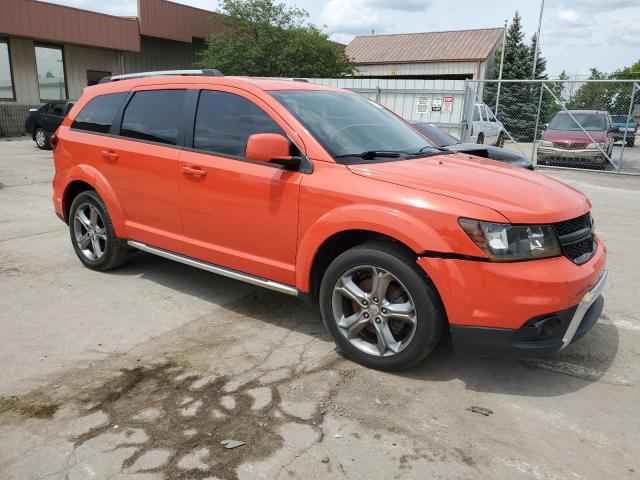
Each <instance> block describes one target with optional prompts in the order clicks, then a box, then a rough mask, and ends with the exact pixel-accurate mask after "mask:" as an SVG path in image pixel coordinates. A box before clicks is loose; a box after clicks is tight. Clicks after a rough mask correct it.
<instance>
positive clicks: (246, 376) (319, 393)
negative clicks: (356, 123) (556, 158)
mask: <svg viewBox="0 0 640 480" xmlns="http://www.w3.org/2000/svg"><path fill="white" fill-rule="evenodd" d="M52 171H53V168H52V160H51V154H50V153H49V152H44V153H43V152H39V151H37V150H35V149H34V147H33V143H32V142H31V141H28V140H24V139H21V140H14V141H0V182H2V185H1V187H2V188H0V339H1V342H2V343H1V345H2V348H0V479H2V480H9V479H19V480H27V479H28V480H35V479H45V478H47V479H70V480H73V479H83V480H84V479H126V480H148V479H156V478H158V479H159V478H168V479H204V478H210V479H213V478H218V479H236V478H238V479H276V478H283V479H285V478H304V479H316V478H320V479H324V478H350V479H370V478H384V479H391V478H404V479H422V478H460V479H475V478H492V479H511V478H532V479H562V478H566V479H603V478H615V479H636V478H640V474H639V473H638V472H639V471H640V414H639V413H638V412H639V410H638V408H639V406H640V362H639V360H640V314H639V313H638V312H639V311H640V296H639V295H638V285H639V284H640V256H639V255H638V252H637V250H638V245H639V243H638V236H639V235H640V228H639V227H638V220H639V219H640V178H638V177H622V176H620V177H619V176H614V175H603V174H592V173H585V172H567V171H552V170H548V169H547V170H545V171H544V173H545V174H546V175H550V176H553V177H555V178H559V179H562V180H564V181H565V182H567V183H569V184H571V185H573V186H575V187H577V188H579V189H580V190H582V191H583V192H585V193H586V194H587V195H589V197H590V198H591V201H592V202H593V213H594V216H595V218H596V225H597V229H598V231H599V232H600V234H601V236H602V238H603V239H604V241H605V243H606V244H607V246H608V249H609V253H610V257H609V262H608V265H609V269H610V273H611V275H610V282H609V284H608V285H607V288H606V291H605V296H606V306H605V314H604V315H603V316H602V318H601V320H600V321H599V322H598V324H596V326H595V327H594V329H593V330H592V331H591V332H590V333H589V334H588V335H587V336H586V337H585V338H584V339H582V340H581V341H580V342H578V343H577V344H575V345H571V346H570V347H568V348H567V349H566V350H564V351H563V352H562V353H560V354H557V355H555V356H552V357H547V358H542V359H519V360H498V359H488V358H487V359H482V358H458V357H456V356H454V355H453V354H452V352H451V349H450V347H449V346H448V345H446V344H443V345H441V346H440V347H439V348H438V349H437V350H436V351H435V352H434V353H433V354H432V355H431V356H430V357H429V358H428V359H427V361H426V362H425V363H423V364H422V365H420V366H418V367H416V368H414V369H413V370H411V371H408V372H404V373H395V374H394V373H381V372H377V371H373V370H367V369H365V368H363V367H360V366H358V365H356V364H354V363H352V362H350V361H348V360H346V359H344V358H342V357H341V356H339V355H338V354H337V353H336V352H335V351H334V345H333V343H332V342H331V340H330V339H329V337H328V336H327V334H326V333H325V332H324V328H323V326H322V323H321V321H320V319H319V315H318V312H317V311H316V310H315V309H314V308H311V307H308V306H305V305H304V304H303V303H301V302H299V301H297V300H295V299H292V298H289V297H286V296H284V295H280V294H277V293H274V292H270V291H266V290H259V289H257V288H255V287H251V286H247V285H245V284H241V283H237V282H234V281H231V280H228V279H225V278H222V277H218V276H216V275H213V274H209V273H206V272H203V271H199V270H196V269H193V268H189V267H186V266H184V265H181V264H177V263H173V262H170V261H168V260H164V259H161V258H157V257H153V256H150V255H146V254H136V255H135V256H134V257H132V259H131V261H130V262H129V263H128V264H127V265H126V266H124V267H123V268H121V269H119V270H116V271H113V272H110V273H96V272H92V271H89V270H87V269H85V268H83V267H82V266H81V264H80V262H79V261H78V260H77V259H76V257H75V255H74V253H73V250H72V248H71V245H70V243H69V242H70V241H69V235H68V231H67V228H66V226H65V225H64V224H63V223H62V222H60V221H59V220H58V219H57V218H56V216H55V215H54V214H53V210H52V206H51V200H50V196H51V186H50V180H51V176H52ZM475 405H477V406H482V407H487V408H489V409H491V410H493V414H492V415H490V416H483V415H480V414H478V413H473V412H471V411H470V407H471V406H475ZM228 439H235V440H240V441H244V442H246V443H245V445H243V446H240V447H238V448H235V449H226V448H224V447H223V446H222V445H221V442H222V441H224V440H228Z"/></svg>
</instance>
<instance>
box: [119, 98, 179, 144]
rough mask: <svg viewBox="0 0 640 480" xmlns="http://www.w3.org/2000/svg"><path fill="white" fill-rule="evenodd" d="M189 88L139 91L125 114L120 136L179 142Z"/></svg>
mask: <svg viewBox="0 0 640 480" xmlns="http://www.w3.org/2000/svg"><path fill="white" fill-rule="evenodd" d="M185 92H186V91H185V90H150V91H145V92H137V93H136V94H135V95H134V96H133V98H132V99H131V101H130V102H129V105H127V108H126V109H125V110H124V115H123V117H122V126H121V127H120V135H121V136H123V137H130V138H137V139H140V140H148V141H151V142H159V143H166V144H168V145H176V144H177V142H178V130H179V127H180V116H181V112H182V104H183V102H184V97H185Z"/></svg>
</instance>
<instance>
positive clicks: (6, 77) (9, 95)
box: [0, 38, 15, 100]
mask: <svg viewBox="0 0 640 480" xmlns="http://www.w3.org/2000/svg"><path fill="white" fill-rule="evenodd" d="M0 99H3V100H13V99H15V96H14V92H13V77H12V75H11V57H10V55H9V41H8V40H4V39H1V38H0Z"/></svg>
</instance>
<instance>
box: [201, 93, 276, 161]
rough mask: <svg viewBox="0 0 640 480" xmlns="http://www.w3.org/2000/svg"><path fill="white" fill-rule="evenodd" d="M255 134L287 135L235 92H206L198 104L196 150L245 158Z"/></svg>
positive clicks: (258, 109)
mask: <svg viewBox="0 0 640 480" xmlns="http://www.w3.org/2000/svg"><path fill="white" fill-rule="evenodd" d="M254 133H280V134H282V135H284V134H285V133H284V132H283V131H282V129H281V128H280V127H279V126H278V125H277V124H276V123H275V122H274V121H273V119H271V117H269V115H267V114H266V113H265V112H264V111H263V110H262V109H260V108H259V107H258V106H256V105H255V104H254V103H252V102H250V101H249V100H247V99H245V98H243V97H241V96H239V95H234V94H232V93H226V92H213V91H207V90H205V91H203V92H202V93H201V94H200V100H199V102H198V111H197V113H196V126H195V131H194V135H193V147H194V148H196V149H198V150H206V151H209V152H215V153H220V154H223V155H232V156H235V157H241V158H244V156H245V148H246V146H247V139H248V138H249V136H250V135H253V134H254Z"/></svg>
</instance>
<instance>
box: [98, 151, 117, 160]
mask: <svg viewBox="0 0 640 480" xmlns="http://www.w3.org/2000/svg"><path fill="white" fill-rule="evenodd" d="M102 158H104V159H105V160H118V158H119V155H118V154H117V153H116V152H113V151H111V150H103V151H102Z"/></svg>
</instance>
